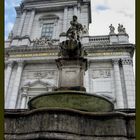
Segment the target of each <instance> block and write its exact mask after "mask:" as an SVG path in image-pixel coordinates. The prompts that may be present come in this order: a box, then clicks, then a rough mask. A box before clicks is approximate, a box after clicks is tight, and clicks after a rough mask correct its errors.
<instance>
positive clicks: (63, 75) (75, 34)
mask: <svg viewBox="0 0 140 140" xmlns="http://www.w3.org/2000/svg"><path fill="white" fill-rule="evenodd" d="M83 29H84V28H83V26H82V24H80V23H79V22H78V21H77V17H76V16H73V19H72V21H70V27H69V29H68V30H67V32H66V36H67V39H66V40H65V41H63V42H61V43H60V46H59V47H60V57H59V58H57V59H56V64H57V68H58V71H59V81H58V88H57V89H56V90H55V91H52V92H47V93H45V94H41V95H38V96H36V97H34V98H32V99H31V100H30V101H29V102H28V106H29V108H30V109H38V108H50V107H51V108H61V109H62V108H64V109H66V108H67V109H75V110H82V111H83V110H84V111H88V112H100V111H111V110H113V103H112V102H111V101H109V100H108V99H107V98H105V97H102V96H98V95H95V94H89V93H86V88H85V87H84V82H83V81H84V75H85V71H86V70H87V59H86V58H84V53H85V52H84V49H83V48H82V44H81V40H80V38H81V34H82V32H83Z"/></svg>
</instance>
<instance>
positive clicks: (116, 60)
mask: <svg viewBox="0 0 140 140" xmlns="http://www.w3.org/2000/svg"><path fill="white" fill-rule="evenodd" d="M112 63H113V64H114V65H119V63H120V59H118V58H117V59H112Z"/></svg>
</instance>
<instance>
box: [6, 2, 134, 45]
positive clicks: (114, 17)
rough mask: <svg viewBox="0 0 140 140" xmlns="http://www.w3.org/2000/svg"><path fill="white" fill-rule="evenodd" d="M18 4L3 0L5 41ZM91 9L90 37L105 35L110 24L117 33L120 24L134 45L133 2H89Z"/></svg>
mask: <svg viewBox="0 0 140 140" xmlns="http://www.w3.org/2000/svg"><path fill="white" fill-rule="evenodd" d="M20 2H21V0H5V39H7V37H8V34H9V32H10V31H11V30H12V27H13V24H14V21H15V17H16V12H15V9H14V7H15V6H17V5H19V4H20ZM91 9H92V24H90V28H89V33H90V35H107V34H108V33H109V25H110V24H111V23H112V24H113V26H114V27H115V28H116V30H115V32H116V33H117V26H118V23H121V24H123V25H124V27H125V28H126V32H127V33H128V34H129V41H130V42H131V43H135V0H91Z"/></svg>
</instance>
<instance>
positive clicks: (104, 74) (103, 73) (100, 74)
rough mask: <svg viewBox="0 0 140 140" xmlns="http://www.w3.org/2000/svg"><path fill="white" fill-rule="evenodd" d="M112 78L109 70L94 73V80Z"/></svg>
mask: <svg viewBox="0 0 140 140" xmlns="http://www.w3.org/2000/svg"><path fill="white" fill-rule="evenodd" d="M110 77H111V71H110V70H109V69H107V70H94V71H93V73H92V78H93V79H97V78H110Z"/></svg>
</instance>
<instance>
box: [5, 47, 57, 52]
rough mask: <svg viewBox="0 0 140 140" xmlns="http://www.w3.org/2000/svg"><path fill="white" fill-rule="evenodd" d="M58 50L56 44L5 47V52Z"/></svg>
mask: <svg viewBox="0 0 140 140" xmlns="http://www.w3.org/2000/svg"><path fill="white" fill-rule="evenodd" d="M52 50H54V51H58V50H59V47H58V46H57V45H56V46H48V47H42V46H41V47H39V46H38V47H32V46H22V47H11V48H6V49H5V53H22V52H46V51H47V52H48V51H52Z"/></svg>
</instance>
